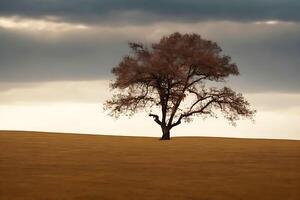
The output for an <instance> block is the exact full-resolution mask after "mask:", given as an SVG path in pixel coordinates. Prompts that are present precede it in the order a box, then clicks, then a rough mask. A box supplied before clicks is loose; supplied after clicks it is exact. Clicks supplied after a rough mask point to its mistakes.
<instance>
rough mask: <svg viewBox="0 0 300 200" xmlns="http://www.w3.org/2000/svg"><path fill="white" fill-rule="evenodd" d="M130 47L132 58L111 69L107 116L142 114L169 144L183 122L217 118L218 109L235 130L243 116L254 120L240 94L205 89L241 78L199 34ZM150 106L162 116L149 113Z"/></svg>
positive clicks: (217, 48) (177, 35)
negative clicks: (194, 118)
mask: <svg viewBox="0 0 300 200" xmlns="http://www.w3.org/2000/svg"><path fill="white" fill-rule="evenodd" d="M129 46H130V48H131V49H132V53H131V54H129V55H126V56H124V57H123V59H122V61H121V62H120V63H119V64H118V66H116V67H115V68H113V70H112V73H113V74H114V75H115V76H116V80H115V81H114V82H113V83H112V84H111V88H112V89H113V90H114V91H117V92H116V93H115V94H114V95H113V97H112V99H111V100H108V101H107V102H106V104H105V108H106V109H109V110H110V111H111V115H113V116H115V117H118V116H119V115H120V114H125V115H128V116H131V115H133V114H134V113H136V112H137V111H140V110H145V111H147V112H149V116H150V117H153V119H154V121H155V122H156V123H157V124H158V125H159V126H160V127H161V129H162V133H163V134H162V137H161V139H162V140H169V139H170V130H171V129H172V128H173V127H175V126H177V125H179V124H180V123H181V122H182V121H186V122H189V121H191V118H192V117H193V116H200V115H201V116H204V117H206V116H213V117H216V111H217V110H219V111H221V112H220V113H223V114H224V117H225V118H227V119H228V120H229V122H231V123H232V124H233V125H235V121H236V120H238V119H240V118H241V117H243V118H251V119H252V117H253V115H254V113H255V110H252V109H250V108H249V106H250V104H249V103H248V102H247V101H246V100H245V99H244V97H243V96H242V94H240V93H236V92H234V91H233V90H231V89H230V88H228V87H223V88H218V87H208V86H207V85H206V83H207V82H212V81H214V82H224V81H225V78H227V77H228V76H229V75H239V71H238V68H237V66H236V64H235V63H232V62H231V58H230V56H227V55H223V54H221V52H222V49H221V48H220V47H219V46H218V44H217V43H215V42H212V41H209V40H205V39H203V38H201V36H200V35H198V34H180V33H178V32H176V33H173V34H171V35H169V36H165V37H162V38H161V40H160V41H159V42H158V43H154V44H152V45H151V47H147V46H145V45H144V44H142V43H129ZM154 107H158V108H159V110H160V111H159V112H160V115H159V114H154V113H152V111H153V108H154ZM155 110H158V109H155Z"/></svg>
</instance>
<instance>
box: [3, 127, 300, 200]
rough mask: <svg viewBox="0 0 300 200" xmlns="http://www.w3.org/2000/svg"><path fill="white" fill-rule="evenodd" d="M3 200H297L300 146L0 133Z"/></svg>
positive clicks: (297, 143)
mask: <svg viewBox="0 0 300 200" xmlns="http://www.w3.org/2000/svg"><path fill="white" fill-rule="evenodd" d="M0 199H1V200H15V199H20V200H21V199H22V200H35V199H36V200H47V199H55V200H64V199H68V200H69V199H70V200H77V199H82V200H89V199H94V200H105V199H109V200H114V199H128V200H135V199H137V200H142V199H159V200H166V199H167V200H168V199H197V200H202V199H203V200H222V199H230V200H232V199H238V200H245V199H251V200H258V199H264V200H268V199H270V200H275V199H278V200H292V199H293V200H294V199H295V200H296V199H300V141H287V140H250V139H224V138H201V137H189V138H188V137H186V138H184V137H182V138H174V139H172V140H171V141H167V142H162V141H159V140H158V139H156V138H143V137H114V136H93V135H76V134H48V133H33V132H7V131H6V132H0Z"/></svg>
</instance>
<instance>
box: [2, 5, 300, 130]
mask: <svg viewBox="0 0 300 200" xmlns="http://www.w3.org/2000/svg"><path fill="white" fill-rule="evenodd" d="M299 10H300V1H299V0H168V1H163V0H153V1H149V0H126V1H124V0H123V1H120V0H118V1H112V0H101V1H99V0H84V1H83V0H72V1H57V0H1V1H0V41H1V45H0V106H1V105H2V106H8V105H10V106H12V105H14V106H18V105H16V103H23V104H24V103H31V104H37V103H44V104H45V105H47V104H51V103H53V102H55V103H62V102H64V103H74V102H77V103H95V105H98V104H97V103H98V102H99V104H101V103H103V102H104V101H105V99H107V97H109V95H110V94H109V90H108V81H109V80H112V79H113V77H112V75H111V73H110V70H111V68H112V67H114V66H115V65H116V64H117V63H118V62H119V61H120V59H121V57H122V56H123V55H124V54H126V53H128V52H129V49H128V47H127V43H128V42H129V41H140V42H144V43H147V44H150V43H152V42H155V41H158V40H159V39H160V37H161V36H163V35H167V34H170V33H172V32H175V31H179V32H181V33H191V32H195V33H199V34H200V35H202V36H203V37H204V38H206V39H210V40H213V41H216V42H218V43H219V45H220V46H221V47H222V49H223V50H224V53H225V54H228V55H230V56H231V57H232V59H233V61H234V62H236V63H237V65H238V67H239V69H240V72H241V76H239V77H236V78H234V79H232V80H231V81H229V83H228V84H230V85H231V86H232V87H233V88H235V89H237V90H238V91H241V92H243V93H244V94H245V95H246V96H247V95H248V96H249V98H250V99H252V102H251V103H252V104H253V105H255V106H256V108H259V109H258V111H262V112H265V111H266V112H274V113H275V112H277V110H280V109H288V108H289V109H290V108H291V107H292V108H293V109H292V110H294V111H293V113H295V112H296V111H295V110H297V112H296V115H295V114H294V115H288V114H287V115H286V117H287V118H289V117H291V119H293V120H295V118H293V117H295V116H297V117H298V116H299V115H300V113H299V112H298V111H299V107H300V103H299V102H300V101H299V100H300V97H299V94H300V78H299V76H300V58H299V52H300V14H299ZM57 88H60V89H57ZM267 94H270V95H269V96H268V95H267ZM259 95H262V96H259ZM272 96H273V97H274V96H276V99H275V98H272ZM31 106H32V105H31ZM15 108H16V107H15ZM0 110H1V109H0ZM1 112H2V113H0V119H1V117H2V118H4V117H5V115H6V114H7V113H8V112H10V111H8V110H5V109H2V110H1ZM16 112H17V111H16ZM99 112H100V111H99ZM17 113H18V112H17ZM277 114H278V113H277ZM20 115H21V114H20ZM274 116H275V115H274ZM262 118H263V117H262ZM94 120H95V121H97V119H96V118H94ZM293 120H291V121H293ZM287 121H289V120H287ZM0 123H1V122H0ZM28 123H29V122H28ZM258 123H259V122H258ZM15 124H16V126H15V127H14V126H13V125H10V126H8V125H5V124H3V123H2V126H1V124H0V129H1V128H9V129H18V128H22V127H23V126H18V123H15ZM295 124H296V123H295ZM153 126H155V124H153ZM285 126H289V125H285ZM293 126H296V125H294V124H293ZM298 127H299V126H297V128H298ZM25 128H26V127H25ZM40 129H43V130H44V129H45V130H47V128H45V127H44V128H43V127H42V128H40ZM59 130H60V129H59ZM63 130H68V129H63ZM72 130H73V129H72ZM97 130H98V129H97ZM230 130H231V129H230ZM266 130H267V131H269V132H270V133H272V130H269V129H266ZM284 130H285V129H283V131H284ZM289 130H290V129H289ZM100 131H101V130H100ZM257 131H259V130H257ZM94 132H96V131H94ZM116 132H117V131H116ZM292 132H293V133H294V132H296V127H295V128H294V129H293V130H292Z"/></svg>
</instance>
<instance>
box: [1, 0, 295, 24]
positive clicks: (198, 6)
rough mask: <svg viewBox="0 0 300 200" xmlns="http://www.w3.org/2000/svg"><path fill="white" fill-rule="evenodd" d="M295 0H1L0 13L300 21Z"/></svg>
mask: <svg viewBox="0 0 300 200" xmlns="http://www.w3.org/2000/svg"><path fill="white" fill-rule="evenodd" d="M299 9H300V2H299V1H298V0H272V1H270V0H210V1H206V0H154V1H149V0H126V1H122V0H113V1H112V0H101V1H99V0H85V1H82V0H72V1H56V0H18V1H12V0H2V1H1V2H0V15H2V16H15V15H18V16H22V17H33V18H41V17H49V16H52V17H53V16H55V17H56V18H57V19H60V20H63V21H75V22H83V23H99V22H102V23H116V24H123V23H130V24H132V23H138V24H141V23H151V22H158V21H185V22H186V21H189V22H191V21H193V22H195V21H205V20H230V21H261V20H263V21H264V20H282V21H299V20H300V15H299Z"/></svg>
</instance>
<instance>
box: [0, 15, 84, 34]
mask: <svg viewBox="0 0 300 200" xmlns="http://www.w3.org/2000/svg"><path fill="white" fill-rule="evenodd" d="M0 27H2V28H5V29H20V30H28V31H52V32H65V31H71V30H83V29H88V27H87V26H86V25H83V24H71V23H66V22H57V21H53V19H52V20H51V18H49V19H28V18H20V17H0Z"/></svg>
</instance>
